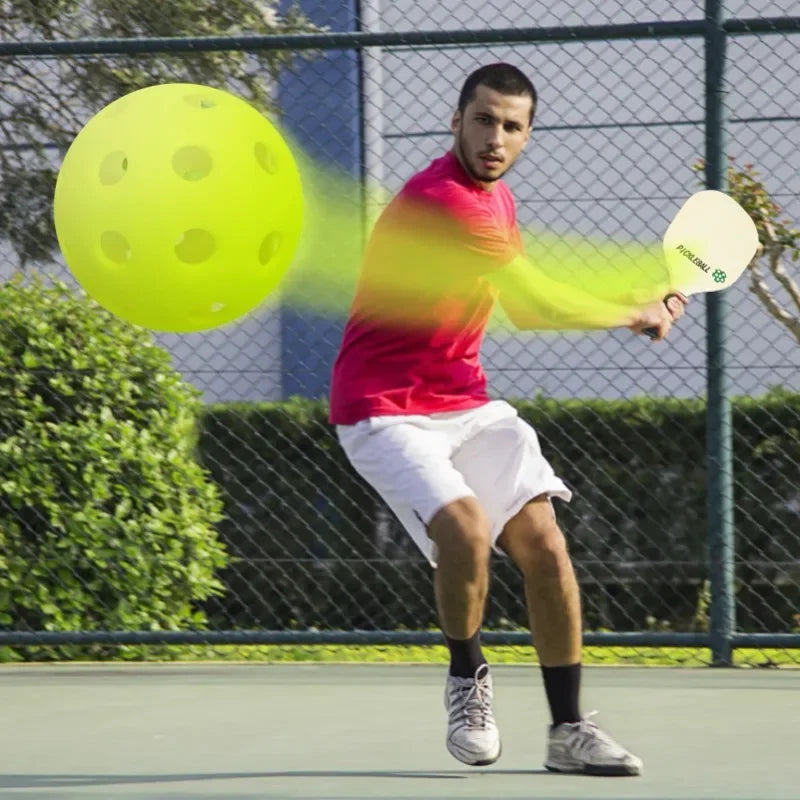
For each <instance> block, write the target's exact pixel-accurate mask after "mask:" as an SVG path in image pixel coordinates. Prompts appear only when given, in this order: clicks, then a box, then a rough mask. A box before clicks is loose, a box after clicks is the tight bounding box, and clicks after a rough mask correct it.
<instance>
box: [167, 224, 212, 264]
mask: <svg viewBox="0 0 800 800" xmlns="http://www.w3.org/2000/svg"><path fill="white" fill-rule="evenodd" d="M215 248H216V243H215V242H214V237H213V236H212V235H211V234H210V233H209V232H208V231H204V230H202V229H201V228H191V229H190V230H188V231H184V233H182V234H181V236H180V238H179V239H178V241H177V242H175V255H176V256H178V258H179V259H180V260H181V261H183V262H185V263H186V264H200V263H201V262H202V261H206V260H207V259H208V258H210V257H211V255H212V254H213V253H214V250H215Z"/></svg>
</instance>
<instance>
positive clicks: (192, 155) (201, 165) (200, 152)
mask: <svg viewBox="0 0 800 800" xmlns="http://www.w3.org/2000/svg"><path fill="white" fill-rule="evenodd" d="M212 163H213V162H212V161H211V155H210V154H209V153H208V151H207V150H204V149H203V148H202V147H181V149H180V150H178V151H176V153H175V155H173V156H172V168H173V169H174V170H175V172H176V173H177V174H178V176H179V177H181V178H183V179H184V180H185V181H199V180H202V179H203V178H205V177H206V175H208V173H209V172H211V166H212Z"/></svg>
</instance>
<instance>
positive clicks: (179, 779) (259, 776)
mask: <svg viewBox="0 0 800 800" xmlns="http://www.w3.org/2000/svg"><path fill="white" fill-rule="evenodd" d="M488 774H491V775H547V776H550V777H552V773H550V772H548V771H547V770H546V769H529V770H525V769H493V770H485V769H476V770H470V771H469V772H456V771H453V772H448V771H441V770H287V771H284V772H202V773H194V774H177V773H176V774H172V775H0V789H44V788H47V787H52V788H69V787H73V788H74V787H79V786H113V785H118V784H137V783H183V782H186V781H232V780H253V779H256V780H263V779H270V778H331V779H335V778H348V779H349V778H368V779H370V780H372V779H375V778H416V779H423V780H468V779H469V778H470V777H471V776H473V775H488Z"/></svg>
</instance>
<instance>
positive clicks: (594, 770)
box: [544, 764, 642, 778]
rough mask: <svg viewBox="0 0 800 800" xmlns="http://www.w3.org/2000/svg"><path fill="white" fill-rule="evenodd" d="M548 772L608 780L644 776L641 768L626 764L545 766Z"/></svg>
mask: <svg viewBox="0 0 800 800" xmlns="http://www.w3.org/2000/svg"><path fill="white" fill-rule="evenodd" d="M544 767H545V769H546V770H547V771H548V772H558V773H560V774H561V775H596V776H601V777H607V778H635V777H636V776H637V775H641V774H642V770H641V768H639V767H626V766H625V765H624V764H619V765H609V766H607V767H602V766H597V765H592V764H585V765H581V766H579V767H566V768H565V767H556V766H554V765H552V764H545V765H544Z"/></svg>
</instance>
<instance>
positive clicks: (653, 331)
mask: <svg viewBox="0 0 800 800" xmlns="http://www.w3.org/2000/svg"><path fill="white" fill-rule="evenodd" d="M677 296H678V295H676V294H675V293H674V292H671V293H670V294H668V295H667V296H666V297H665V298H664V305H667V302H668V301H669V299H670V297H677ZM643 333H644V335H645V336H649V337H650V338H651V339H655V338H656V336H657V335H658V331H657V330H656V329H655V328H645V329H644V331H643Z"/></svg>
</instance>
